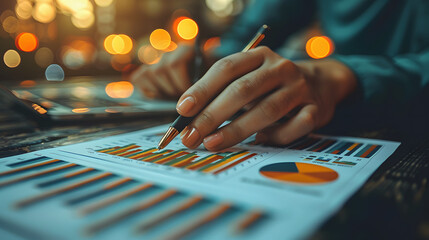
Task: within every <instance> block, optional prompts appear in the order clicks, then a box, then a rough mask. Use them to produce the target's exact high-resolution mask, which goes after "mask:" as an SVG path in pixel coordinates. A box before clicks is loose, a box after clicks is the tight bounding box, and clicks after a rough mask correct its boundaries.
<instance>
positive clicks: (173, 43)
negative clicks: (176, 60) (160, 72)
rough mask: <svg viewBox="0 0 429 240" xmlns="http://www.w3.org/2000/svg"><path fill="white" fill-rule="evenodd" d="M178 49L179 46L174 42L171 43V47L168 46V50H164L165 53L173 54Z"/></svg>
mask: <svg viewBox="0 0 429 240" xmlns="http://www.w3.org/2000/svg"><path fill="white" fill-rule="evenodd" d="M176 48H177V44H176V43H175V42H173V41H171V43H170V46H168V48H166V49H164V51H166V52H172V51H174V50H176Z"/></svg>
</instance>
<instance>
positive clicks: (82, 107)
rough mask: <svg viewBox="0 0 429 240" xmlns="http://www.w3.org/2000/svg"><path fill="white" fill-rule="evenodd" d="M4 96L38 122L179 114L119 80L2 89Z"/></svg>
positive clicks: (90, 79) (167, 103)
mask: <svg viewBox="0 0 429 240" xmlns="http://www.w3.org/2000/svg"><path fill="white" fill-rule="evenodd" d="M110 83H114V84H110ZM109 84H110V85H109ZM1 94H2V99H3V102H5V103H6V104H8V105H9V106H10V107H12V108H14V109H16V110H18V111H21V112H24V113H26V114H28V115H30V116H32V117H35V118H36V119H38V120H52V121H76V120H91V119H99V120H102V119H106V120H109V119H115V118H126V117H143V116H159V115H169V114H170V115H173V114H176V110H175V108H176V102H175V101H164V100H152V99H147V98H145V97H144V96H143V95H142V94H141V93H140V92H139V91H138V89H136V88H134V87H133V86H132V85H131V84H130V83H128V82H125V81H120V79H119V78H106V77H105V78H102V77H97V78H95V77H77V78H73V79H66V80H64V81H62V82H47V81H46V80H45V81H44V82H43V83H39V84H37V85H35V86H33V87H21V86H17V87H13V86H12V87H8V88H5V87H2V88H1Z"/></svg>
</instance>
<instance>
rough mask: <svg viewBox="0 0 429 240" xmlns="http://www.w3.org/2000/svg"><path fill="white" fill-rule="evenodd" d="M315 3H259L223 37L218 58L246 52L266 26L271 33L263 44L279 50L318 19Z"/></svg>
mask: <svg viewBox="0 0 429 240" xmlns="http://www.w3.org/2000/svg"><path fill="white" fill-rule="evenodd" d="M316 7H317V6H316V4H315V1H314V0H263V1H262V0H255V1H253V2H252V3H250V4H249V5H248V6H247V7H246V9H245V10H244V11H243V13H242V14H241V15H240V16H239V17H238V18H237V19H236V21H235V22H234V24H233V25H232V26H231V27H230V29H228V31H227V32H226V33H225V34H224V35H223V36H222V38H221V47H219V48H217V49H216V51H215V53H214V54H215V55H216V56H218V57H224V56H227V55H230V54H233V53H236V52H239V51H241V50H242V49H243V47H244V46H246V44H247V43H248V41H249V40H250V39H251V38H252V37H253V35H254V34H255V33H256V31H257V30H258V29H259V27H261V26H262V25H263V24H267V25H268V26H269V27H270V28H271V30H270V31H269V33H268V34H267V36H266V38H265V39H264V40H263V42H262V43H261V44H262V45H265V46H268V47H270V48H271V49H273V50H276V49H277V48H279V47H280V46H282V45H283V43H284V41H285V40H286V39H287V37H289V36H290V35H291V34H292V33H294V32H296V31H298V30H300V29H302V28H303V27H305V26H307V25H308V24H310V23H311V22H312V21H314V20H315V13H316Z"/></svg>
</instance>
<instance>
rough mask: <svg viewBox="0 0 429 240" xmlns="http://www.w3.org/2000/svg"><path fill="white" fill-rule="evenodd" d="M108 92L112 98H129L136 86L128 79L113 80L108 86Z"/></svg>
mask: <svg viewBox="0 0 429 240" xmlns="http://www.w3.org/2000/svg"><path fill="white" fill-rule="evenodd" d="M105 90H106V94H107V95H108V96H109V97H111V98H128V97H130V96H131V95H132V94H133V92H134V86H133V84H131V83H130V82H127V81H119V82H111V83H109V84H107V86H106V89H105Z"/></svg>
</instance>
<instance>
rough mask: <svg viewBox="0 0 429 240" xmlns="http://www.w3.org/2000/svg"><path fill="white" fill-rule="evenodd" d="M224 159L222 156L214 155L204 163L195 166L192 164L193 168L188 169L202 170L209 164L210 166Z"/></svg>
mask: <svg viewBox="0 0 429 240" xmlns="http://www.w3.org/2000/svg"><path fill="white" fill-rule="evenodd" d="M222 158H223V157H222V156H219V155H214V156H212V157H209V158H207V159H206V160H204V161H202V162H197V163H195V164H192V165H191V166H188V167H186V169H189V170H197V169H199V168H202V167H204V166H206V165H207V164H210V163H212V162H214V161H217V160H219V159H222Z"/></svg>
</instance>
